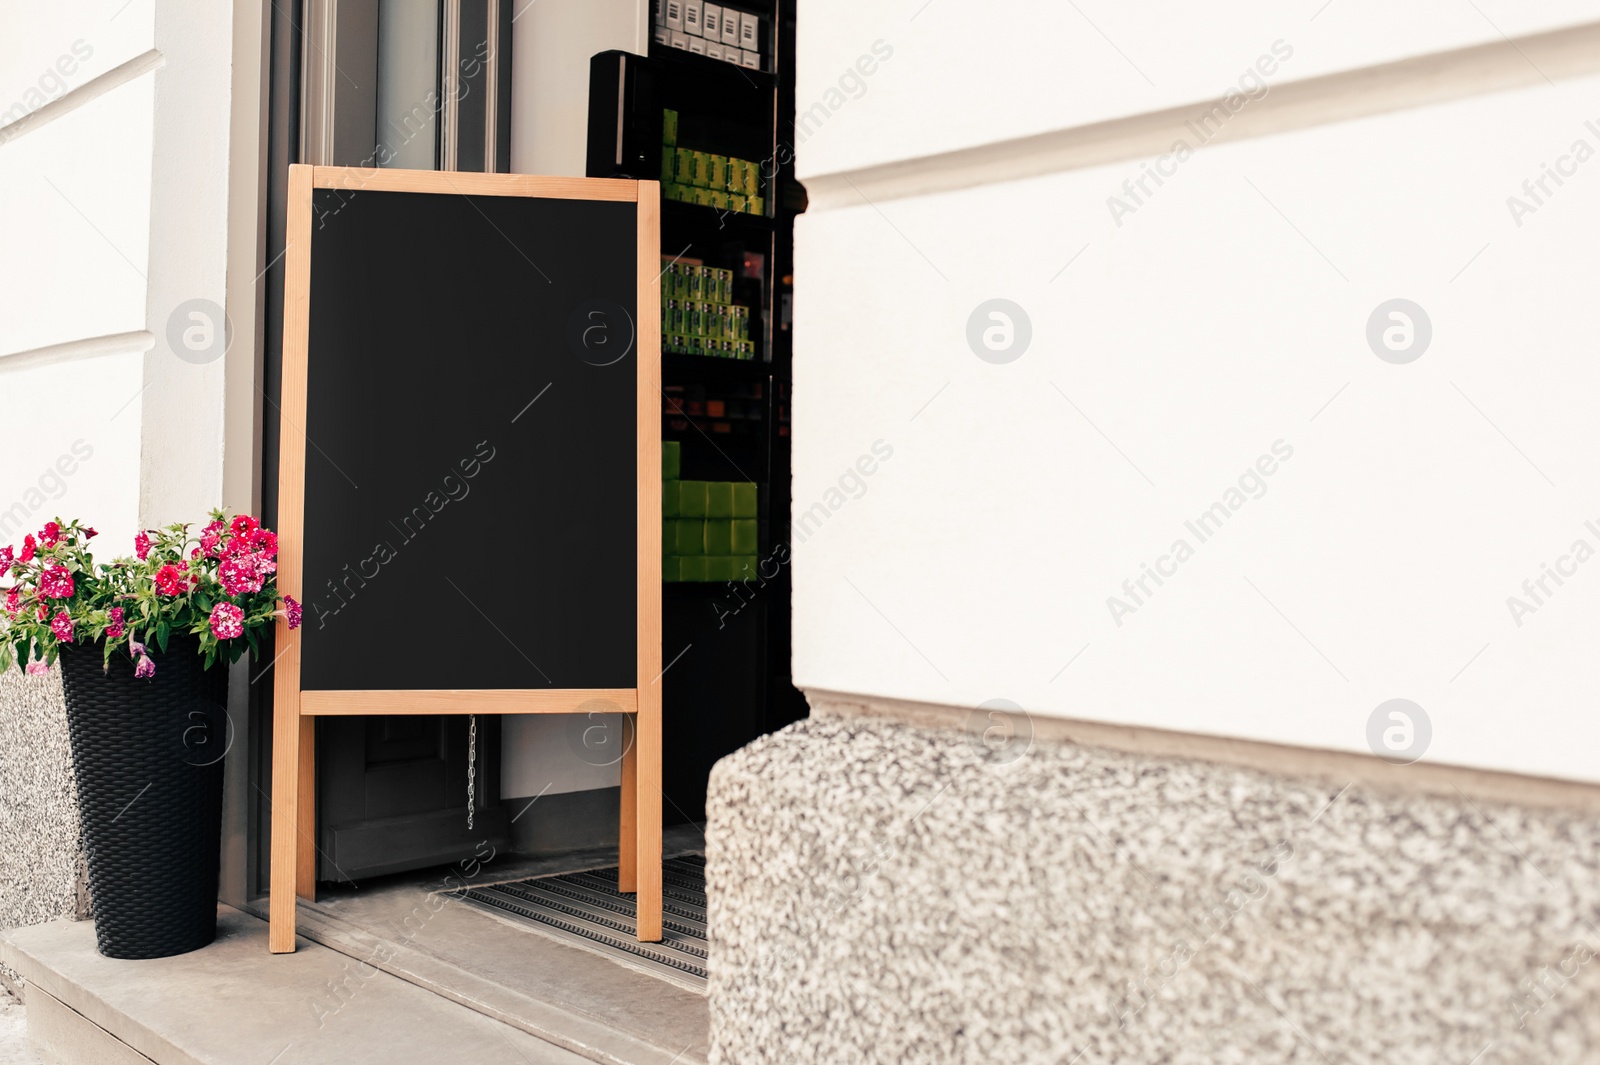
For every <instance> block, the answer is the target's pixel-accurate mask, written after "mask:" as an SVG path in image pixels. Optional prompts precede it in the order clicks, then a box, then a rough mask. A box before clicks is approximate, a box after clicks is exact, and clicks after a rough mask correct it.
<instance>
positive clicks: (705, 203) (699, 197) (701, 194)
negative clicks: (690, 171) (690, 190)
mask: <svg viewBox="0 0 1600 1065" xmlns="http://www.w3.org/2000/svg"><path fill="white" fill-rule="evenodd" d="M694 202H695V203H698V204H699V205H700V206H701V207H710V206H711V190H710V189H704V188H701V187H700V186H698V185H696V186H695V190H694Z"/></svg>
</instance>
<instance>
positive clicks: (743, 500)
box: [733, 481, 757, 518]
mask: <svg viewBox="0 0 1600 1065" xmlns="http://www.w3.org/2000/svg"><path fill="white" fill-rule="evenodd" d="M756 499H757V496H756V484H755V482H754V481H734V482H733V516H734V517H735V518H753V517H755V516H756Z"/></svg>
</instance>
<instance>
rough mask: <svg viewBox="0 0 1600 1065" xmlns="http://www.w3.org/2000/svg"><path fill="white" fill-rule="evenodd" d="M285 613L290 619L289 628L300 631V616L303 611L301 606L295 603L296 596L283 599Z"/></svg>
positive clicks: (287, 596)
mask: <svg viewBox="0 0 1600 1065" xmlns="http://www.w3.org/2000/svg"><path fill="white" fill-rule="evenodd" d="M283 612H284V615H285V616H286V617H288V619H289V627H290V628H291V629H298V628H299V627H300V615H301V613H302V612H303V611H302V608H301V606H300V604H299V603H297V602H295V601H294V596H292V595H286V596H284V597H283Z"/></svg>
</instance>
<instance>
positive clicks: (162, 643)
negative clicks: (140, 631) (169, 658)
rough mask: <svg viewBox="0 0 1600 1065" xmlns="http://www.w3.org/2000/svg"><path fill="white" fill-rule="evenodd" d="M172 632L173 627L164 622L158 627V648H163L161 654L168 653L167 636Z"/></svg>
mask: <svg viewBox="0 0 1600 1065" xmlns="http://www.w3.org/2000/svg"><path fill="white" fill-rule="evenodd" d="M171 632H172V626H171V625H168V624H167V623H166V622H165V621H162V622H160V623H158V624H157V625H156V646H157V647H159V648H161V653H162V654H166V653H167V635H168V634H169V633H171Z"/></svg>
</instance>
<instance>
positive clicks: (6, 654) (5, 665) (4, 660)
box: [0, 643, 11, 673]
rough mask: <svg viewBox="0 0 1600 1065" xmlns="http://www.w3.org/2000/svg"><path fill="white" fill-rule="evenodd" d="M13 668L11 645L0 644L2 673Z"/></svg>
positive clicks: (0, 668) (0, 671)
mask: <svg viewBox="0 0 1600 1065" xmlns="http://www.w3.org/2000/svg"><path fill="white" fill-rule="evenodd" d="M10 668H11V645H10V644H8V643H0V673H4V672H5V671H6V670H8V669H10Z"/></svg>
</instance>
